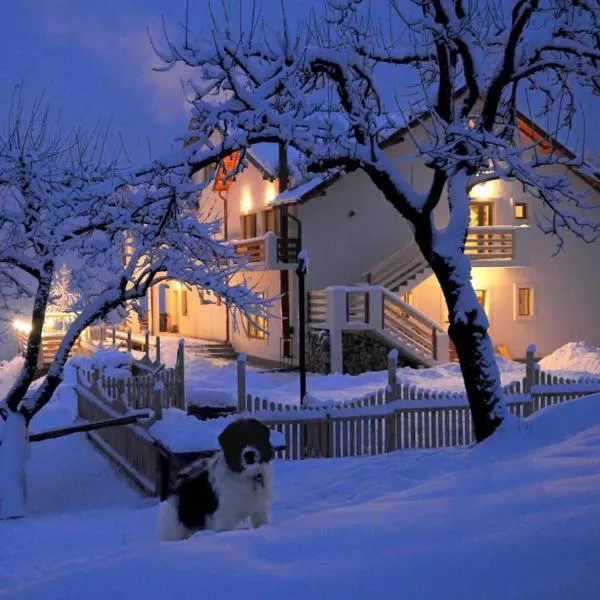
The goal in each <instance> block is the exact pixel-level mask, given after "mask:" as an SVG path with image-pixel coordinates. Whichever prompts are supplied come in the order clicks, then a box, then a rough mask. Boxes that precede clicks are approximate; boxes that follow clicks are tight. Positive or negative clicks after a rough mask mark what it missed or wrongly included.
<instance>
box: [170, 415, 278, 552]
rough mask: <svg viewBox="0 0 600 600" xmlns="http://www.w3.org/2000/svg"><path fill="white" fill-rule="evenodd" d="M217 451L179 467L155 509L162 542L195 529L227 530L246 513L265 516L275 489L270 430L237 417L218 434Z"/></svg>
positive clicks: (259, 520)
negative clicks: (181, 468) (163, 498)
mask: <svg viewBox="0 0 600 600" xmlns="http://www.w3.org/2000/svg"><path fill="white" fill-rule="evenodd" d="M219 444H220V446H221V451H219V452H217V453H216V454H215V455H214V456H212V457H211V458H209V459H202V460H198V461H195V462H193V463H192V464H191V465H189V466H188V467H186V468H185V469H183V470H182V471H181V472H180V473H179V475H178V476H177V480H176V481H175V484H174V486H173V489H172V490H171V493H170V495H169V497H168V498H167V499H166V500H165V501H164V502H162V504H161V506H160V511H159V523H158V529H159V536H160V539H161V540H163V541H174V540H183V539H186V538H188V537H190V536H191V535H192V534H194V533H195V532H196V531H200V530H202V529H210V530H213V531H228V530H231V529H235V528H236V527H237V526H238V525H239V524H240V523H241V522H242V521H244V520H245V519H247V518H250V522H251V523H252V526H253V527H260V526H261V525H265V524H266V523H268V521H269V503H270V500H271V494H272V490H273V465H272V463H271V459H272V458H273V448H272V446H271V441H270V431H269V428H268V427H267V426H266V425H263V424H262V423H261V422H260V421H257V420H256V419H239V420H237V421H234V422H233V423H231V424H229V425H228V426H227V427H226V428H225V429H224V430H223V432H222V433H221V435H220V436H219Z"/></svg>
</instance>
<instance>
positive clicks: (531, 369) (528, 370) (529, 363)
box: [523, 344, 536, 394]
mask: <svg viewBox="0 0 600 600" xmlns="http://www.w3.org/2000/svg"><path fill="white" fill-rule="evenodd" d="M534 355H535V344H529V346H527V353H526V355H525V379H524V380H523V392H524V393H525V394H531V388H532V387H533V385H534V384H535V369H536V365H535V358H534Z"/></svg>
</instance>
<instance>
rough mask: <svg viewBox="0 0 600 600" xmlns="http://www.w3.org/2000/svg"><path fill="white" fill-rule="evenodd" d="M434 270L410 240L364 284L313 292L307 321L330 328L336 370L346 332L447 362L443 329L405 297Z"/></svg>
mask: <svg viewBox="0 0 600 600" xmlns="http://www.w3.org/2000/svg"><path fill="white" fill-rule="evenodd" d="M431 273H432V270H431V268H430V267H429V265H428V264H427V262H426V261H425V259H424V258H423V256H422V255H421V252H420V251H419V249H418V247H417V245H416V244H409V245H408V246H406V247H404V248H402V249H401V250H400V251H398V252H396V253H395V254H393V255H392V256H390V257H389V258H387V259H385V260H384V261H382V262H381V263H379V264H378V265H376V266H375V267H374V268H373V269H371V270H370V271H369V272H368V273H365V274H364V278H365V280H366V281H367V283H366V285H365V284H362V285H361V284H359V285H356V286H333V287H329V288H326V289H325V290H317V291H312V292H309V297H308V322H309V326H311V327H314V328H323V329H328V330H329V332H330V339H331V342H330V343H331V359H332V371H341V367H340V365H339V364H338V363H339V362H340V361H343V357H342V349H341V332H342V331H365V332H369V333H370V334H372V335H375V336H376V337H378V338H380V339H381V340H382V341H384V342H385V343H386V344H388V345H389V346H392V347H394V348H396V349H397V350H398V351H399V353H400V354H401V355H403V356H404V357H405V358H406V359H408V360H409V361H410V362H412V363H414V364H417V365H422V366H425V367H430V366H433V365H435V364H437V363H439V362H447V361H448V356H449V339H448V335H447V333H446V331H445V328H443V327H442V326H441V325H440V324H439V323H436V322H435V321H433V320H432V319H430V318H429V317H428V316H427V315H425V314H423V313H422V312H420V311H418V310H417V309H416V308H414V307H413V306H411V305H410V304H408V303H406V302H404V301H403V300H402V298H401V296H402V294H405V293H407V292H409V291H410V290H411V289H413V288H414V287H415V286H416V285H418V284H419V283H421V282H422V281H424V280H425V279H426V278H427V277H428V276H429V275H430V274H431ZM338 341H339V349H338V348H337V346H338ZM336 354H337V355H338V357H337V359H336V358H334V355H336ZM336 360H337V361H338V362H337V363H336Z"/></svg>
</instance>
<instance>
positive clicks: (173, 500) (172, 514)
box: [158, 496, 192, 542]
mask: <svg viewBox="0 0 600 600" xmlns="http://www.w3.org/2000/svg"><path fill="white" fill-rule="evenodd" d="M191 533H192V532H191V531H190V530H189V529H188V528H187V527H186V526H185V525H183V523H181V521H180V520H179V515H178V514H177V496H171V497H169V498H167V499H166V500H165V501H164V502H161V503H160V506H159V509H158V537H159V539H160V540H161V541H163V542H175V541H177V540H185V539H186V538H188V537H190V535H191Z"/></svg>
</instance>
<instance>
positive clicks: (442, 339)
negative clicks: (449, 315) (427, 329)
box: [433, 329, 450, 363]
mask: <svg viewBox="0 0 600 600" xmlns="http://www.w3.org/2000/svg"><path fill="white" fill-rule="evenodd" d="M433 353H434V356H433V357H434V358H435V360H437V361H438V362H442V363H447V362H448V361H449V360H450V337H449V336H448V334H447V333H446V332H445V331H441V330H439V329H434V330H433Z"/></svg>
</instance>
